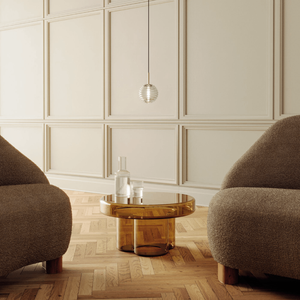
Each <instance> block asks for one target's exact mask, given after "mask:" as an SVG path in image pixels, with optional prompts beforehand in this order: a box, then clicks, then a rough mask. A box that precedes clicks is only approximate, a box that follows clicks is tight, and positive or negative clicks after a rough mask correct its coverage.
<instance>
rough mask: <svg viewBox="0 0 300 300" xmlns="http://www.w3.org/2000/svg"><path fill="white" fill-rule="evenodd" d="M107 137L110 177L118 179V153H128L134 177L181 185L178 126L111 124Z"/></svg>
mask: <svg viewBox="0 0 300 300" xmlns="http://www.w3.org/2000/svg"><path fill="white" fill-rule="evenodd" d="M120 130H121V131H122V133H121V132H120ZM116 131H118V132H116ZM115 136H116V137H115ZM106 140H107V141H106V161H107V163H106V178H108V179H113V178H114V175H113V174H114V172H115V171H116V169H117V159H118V156H126V157H127V166H128V171H129V172H131V175H132V179H139V180H143V181H146V182H158V183H165V184H178V148H177V144H178V126H177V125H147V124H139V125H133V124H132V125H131V124H108V125H107V126H106ZM130 169H131V170H130Z"/></svg>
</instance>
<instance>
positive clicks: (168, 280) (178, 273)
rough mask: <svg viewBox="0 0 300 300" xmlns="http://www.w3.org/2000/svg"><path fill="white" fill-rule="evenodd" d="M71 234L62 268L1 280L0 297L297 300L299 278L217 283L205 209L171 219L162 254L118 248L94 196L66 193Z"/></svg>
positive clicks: (37, 268) (111, 223)
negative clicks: (169, 243) (171, 240)
mask: <svg viewBox="0 0 300 300" xmlns="http://www.w3.org/2000/svg"><path fill="white" fill-rule="evenodd" d="M67 193H68V195H69V196H70V199H71V202H72V208H73V223H74V224H73V233H72V239H71V243H70V247H69V249H68V251H67V253H66V254H65V255H64V271H63V273H61V274H57V275H48V274H45V273H44V271H43V269H42V266H41V263H39V264H34V265H30V266H26V267H24V268H21V269H19V270H16V271H14V272H12V273H10V274H9V275H8V276H7V277H6V278H0V300H12V299H13V300H48V299H50V300H56V299H62V300H75V299H123V300H126V299H127V300H128V299H132V298H134V299H135V300H147V299H148V300H150V299H152V300H187V299H192V300H198V299H207V300H214V299H220V300H223V299H234V300H239V299H240V300H248V299H251V300H254V299H255V300H256V299H259V300H260V299H261V300H264V299H266V300H267V299H268V300H273V299H274V300H276V299H300V281H297V280H292V279H287V278H281V277H277V276H270V275H266V274H256V273H250V272H245V271H240V275H241V276H240V283H239V284H238V285H236V286H229V285H223V284H221V283H220V282H219V281H218V280H217V264H216V262H215V261H214V260H213V258H212V257H211V253H210V250H209V246H208V241H207V234H206V218H207V208H206V207H198V208H197V211H196V212H195V213H194V214H192V215H190V216H188V217H184V218H178V219H176V247H175V248H174V249H172V250H171V251H170V253H169V254H167V255H164V256H160V257H152V258H150V257H140V256H136V255H135V254H132V253H125V252H120V251H118V250H116V220H115V219H114V218H109V217H106V216H104V215H102V214H101V213H100V211H99V199H100V195H99V194H91V193H82V192H69V191H67Z"/></svg>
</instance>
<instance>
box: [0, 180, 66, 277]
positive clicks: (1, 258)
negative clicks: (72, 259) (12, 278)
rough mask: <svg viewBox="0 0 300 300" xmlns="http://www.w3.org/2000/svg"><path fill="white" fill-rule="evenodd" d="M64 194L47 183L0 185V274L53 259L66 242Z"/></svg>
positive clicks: (58, 255) (60, 252)
mask: <svg viewBox="0 0 300 300" xmlns="http://www.w3.org/2000/svg"><path fill="white" fill-rule="evenodd" d="M71 228H72V214H71V206H70V201H69V198H68V196H67V195H66V194H65V193H64V192H63V191H62V190H60V189H59V188H57V187H55V186H52V185H49V184H47V183H37V184H23V185H7V186H0V241H1V247H0V276H3V275H5V274H7V273H9V272H11V271H13V270H16V269H18V268H20V267H23V266H25V265H28V264H33V263H36V262H41V261H45V260H51V259H56V258H58V257H60V256H62V255H63V254H64V253H65V252H66V250H67V248H68V245H69V241H70V236H71Z"/></svg>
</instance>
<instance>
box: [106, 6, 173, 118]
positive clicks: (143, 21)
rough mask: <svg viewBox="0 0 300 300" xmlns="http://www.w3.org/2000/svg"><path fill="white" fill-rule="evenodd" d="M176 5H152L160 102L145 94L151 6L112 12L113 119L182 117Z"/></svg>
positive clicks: (153, 72)
mask: <svg viewBox="0 0 300 300" xmlns="http://www.w3.org/2000/svg"><path fill="white" fill-rule="evenodd" d="M176 3H177V1H174V2H168V3H160V4H157V5H151V7H150V11H151V20H152V21H150V22H151V25H150V30H151V31H150V83H151V84H153V85H155V86H156V88H157V89H158V98H157V100H156V101H155V102H153V103H150V104H147V103H145V102H144V101H143V100H141V99H140V98H139V89H140V88H141V87H142V86H143V85H145V84H147V72H148V57H147V54H148V52H147V49H148V48H147V34H148V31H147V6H145V4H140V5H134V6H132V8H131V7H121V8H117V9H112V10H111V11H107V14H106V53H107V58H108V60H107V69H106V74H107V91H106V101H107V102H106V103H107V117H110V118H124V119H142V118H148V119H150V118H154V119H155V118H167V119H170V118H171V119H172V118H173V119H174V118H177V117H178V104H177V103H178V70H177V68H178V53H177V52H178V30H177V25H176V23H177V14H178V12H177V8H176ZM166 20H167V21H166ZM109 59H110V60H109Z"/></svg>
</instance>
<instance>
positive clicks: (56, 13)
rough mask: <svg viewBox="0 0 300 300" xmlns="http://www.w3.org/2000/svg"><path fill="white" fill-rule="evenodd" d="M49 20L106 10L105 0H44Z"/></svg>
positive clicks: (45, 12) (45, 11) (46, 15)
mask: <svg viewBox="0 0 300 300" xmlns="http://www.w3.org/2000/svg"><path fill="white" fill-rule="evenodd" d="M44 6H45V9H44V14H45V17H47V18H53V17H60V16H66V15H72V14H78V13H82V12H89V11H94V10H99V9H102V8H104V0H75V1H74V0H67V1H66V0H64V1H61V0H44Z"/></svg>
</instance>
